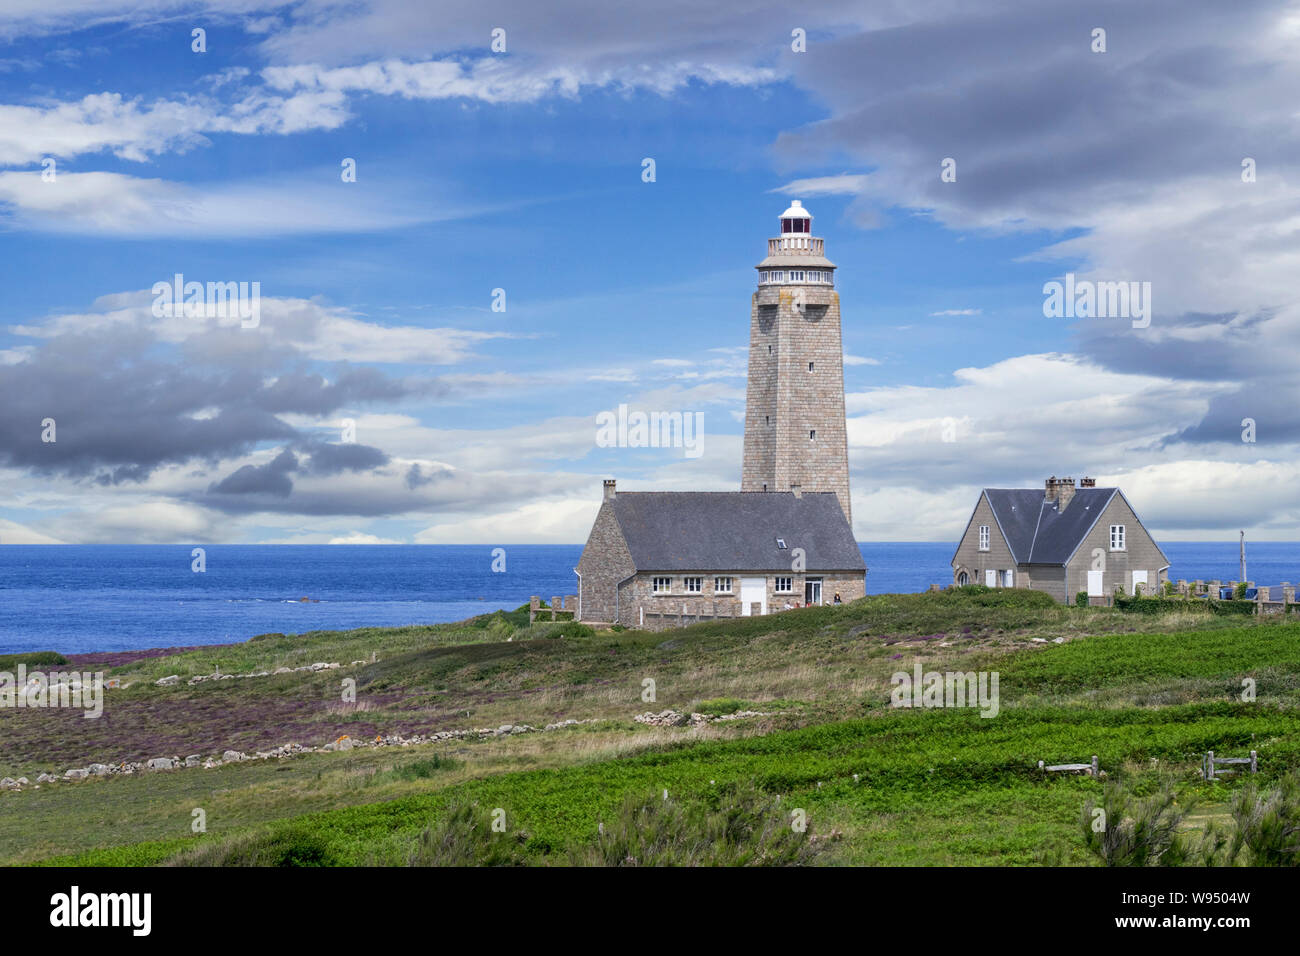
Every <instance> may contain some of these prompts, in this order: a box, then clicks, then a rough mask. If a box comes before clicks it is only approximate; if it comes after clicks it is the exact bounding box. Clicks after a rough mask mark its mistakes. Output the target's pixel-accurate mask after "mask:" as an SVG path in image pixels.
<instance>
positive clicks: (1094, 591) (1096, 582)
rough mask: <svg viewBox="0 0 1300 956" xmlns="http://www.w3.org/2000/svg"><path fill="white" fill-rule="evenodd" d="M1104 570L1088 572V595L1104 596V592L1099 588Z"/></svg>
mask: <svg viewBox="0 0 1300 956" xmlns="http://www.w3.org/2000/svg"><path fill="white" fill-rule="evenodd" d="M1103 573H1104V572H1101V571H1089V572H1088V597H1104V596H1105V592H1104V591H1102V588H1101V576H1102V574H1103Z"/></svg>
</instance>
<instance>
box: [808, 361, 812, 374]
mask: <svg viewBox="0 0 1300 956" xmlns="http://www.w3.org/2000/svg"><path fill="white" fill-rule="evenodd" d="M812 370H813V363H812V362H809V363H808V371H810V372H811V371H812Z"/></svg>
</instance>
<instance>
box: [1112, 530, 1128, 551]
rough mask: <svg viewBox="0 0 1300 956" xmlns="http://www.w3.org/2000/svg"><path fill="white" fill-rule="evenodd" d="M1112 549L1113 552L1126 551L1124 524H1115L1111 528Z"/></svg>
mask: <svg viewBox="0 0 1300 956" xmlns="http://www.w3.org/2000/svg"><path fill="white" fill-rule="evenodd" d="M1110 549H1111V550H1112V551H1123V550H1125V549H1124V526H1123V525H1122V524H1113V525H1111V526H1110Z"/></svg>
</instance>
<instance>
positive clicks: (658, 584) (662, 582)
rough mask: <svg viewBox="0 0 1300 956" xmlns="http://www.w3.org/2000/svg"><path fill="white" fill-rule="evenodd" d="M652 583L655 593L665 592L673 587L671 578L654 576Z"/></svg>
mask: <svg viewBox="0 0 1300 956" xmlns="http://www.w3.org/2000/svg"><path fill="white" fill-rule="evenodd" d="M653 585H654V593H655V594H667V593H668V592H669V591H671V590H672V589H673V579H672V578H655V579H654V582H653Z"/></svg>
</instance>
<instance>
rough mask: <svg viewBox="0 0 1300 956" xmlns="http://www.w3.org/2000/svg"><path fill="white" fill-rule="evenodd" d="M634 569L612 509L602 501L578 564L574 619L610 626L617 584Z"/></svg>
mask: <svg viewBox="0 0 1300 956" xmlns="http://www.w3.org/2000/svg"><path fill="white" fill-rule="evenodd" d="M634 570H635V568H634V567H633V565H632V556H631V554H630V553H629V551H628V547H627V541H626V540H625V539H624V537H623V532H622V531H620V530H619V527H618V519H616V518H615V517H614V506H613V505H612V504H610V503H609V502H608V501H606V502H602V503H601V506H600V511H599V512H597V513H596V521H595V523H594V524H593V525H592V526H591V534H590V535H588V537H587V546H586V547H585V548H583V549H582V558H581V559H580V560H579V561H578V574H579V575H580V577H579V580H578V588H579V593H578V608H579V609H578V614H577V615H576V617H577V620H580V621H598V622H604V623H613V622H614V620H615V607H616V600H615V596H616V593H617V587H618V582H619V581H622V580H623V579H624V578H626V577H627V576H628V575H630V574H631V573H632V572H633V571H634Z"/></svg>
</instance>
